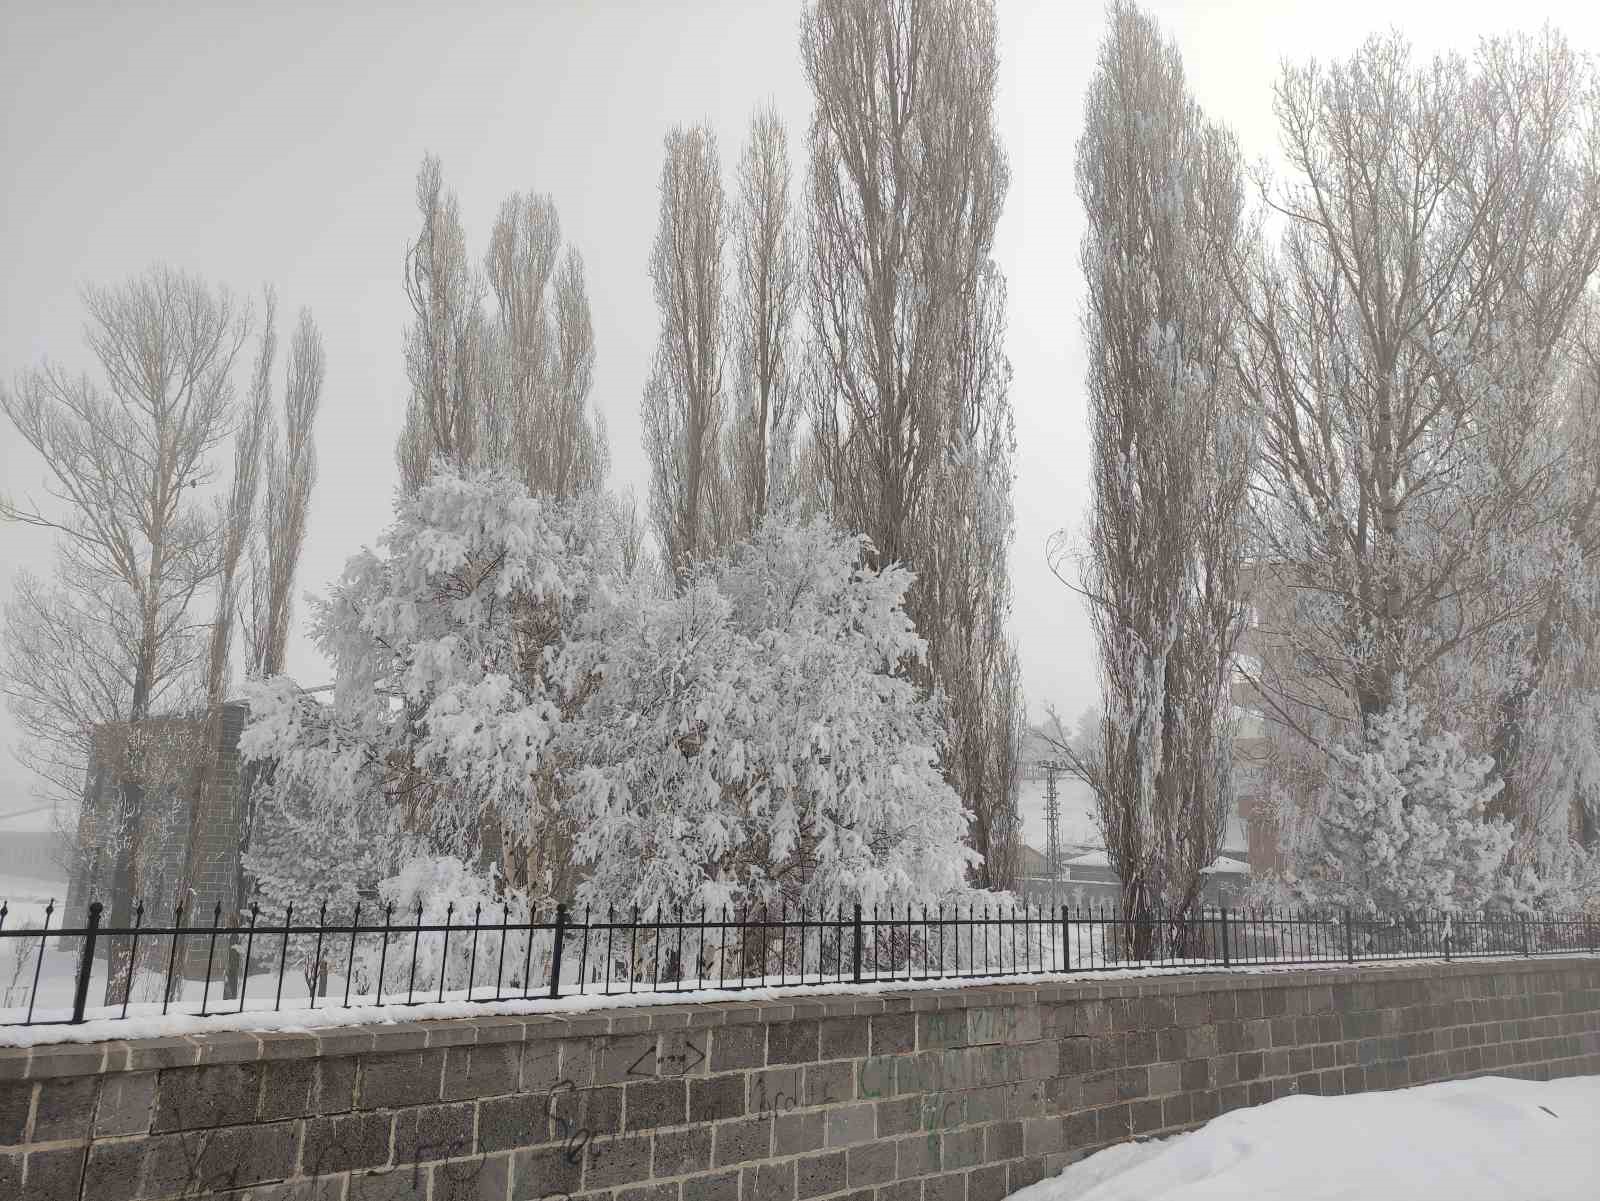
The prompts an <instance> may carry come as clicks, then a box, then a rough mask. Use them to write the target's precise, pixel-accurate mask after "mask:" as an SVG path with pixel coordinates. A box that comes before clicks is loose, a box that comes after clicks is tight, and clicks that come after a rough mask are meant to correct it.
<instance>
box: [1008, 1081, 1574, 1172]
mask: <svg viewBox="0 0 1600 1201" xmlns="http://www.w3.org/2000/svg"><path fill="white" fill-rule="evenodd" d="M1595 1197H1600V1076H1580V1077H1574V1078H1571V1079H1566V1080H1551V1081H1548V1082H1536V1081H1528V1080H1511V1079H1507V1078H1505V1077H1500V1076H1483V1077H1479V1078H1477V1079H1475V1080H1457V1081H1451V1082H1448V1083H1445V1084H1427V1085H1422V1086H1420V1087H1418V1088H1411V1089H1405V1090H1402V1091H1399V1092H1386V1093H1365V1094H1361V1095H1358V1096H1351V1097H1311V1096H1297V1097H1284V1098H1283V1099H1281V1100H1278V1101H1273V1102H1272V1103H1270V1104H1268V1105H1261V1106H1257V1107H1256V1108H1254V1109H1236V1110H1234V1111H1233V1112H1231V1113H1226V1114H1223V1115H1222V1116H1221V1117H1219V1118H1217V1119H1215V1120H1214V1121H1212V1122H1210V1123H1209V1124H1207V1125H1206V1126H1205V1127H1203V1128H1202V1129H1200V1130H1196V1131H1194V1132H1192V1133H1189V1134H1181V1135H1177V1136H1176V1137H1173V1138H1169V1139H1162V1140H1159V1141H1155V1140H1152V1141H1147V1142H1141V1143H1127V1144H1124V1145H1122V1146H1118V1147H1112V1148H1110V1149H1109V1150H1106V1151H1102V1152H1100V1153H1099V1154H1097V1155H1092V1156H1090V1157H1089V1158H1088V1159H1085V1160H1084V1161H1083V1162H1081V1163H1078V1164H1075V1165H1073V1166H1072V1167H1071V1168H1068V1169H1067V1170H1066V1171H1065V1172H1064V1173H1062V1174H1061V1175H1060V1176H1058V1177H1056V1178H1055V1179H1053V1180H1046V1181H1042V1182H1040V1183H1039V1184H1036V1185H1034V1186H1032V1187H1031V1188H1026V1189H1023V1190H1022V1191H1021V1192H1019V1193H1016V1194H1014V1195H1013V1196H1012V1197H1011V1201H1213V1199H1215V1201H1221V1199H1223V1198H1227V1199H1229V1201H1231V1199H1232V1198H1250V1199H1251V1201H1385V1199H1388V1198H1395V1199H1397V1201H1566V1199H1567V1198H1571V1199H1572V1201H1593V1198H1595Z"/></svg>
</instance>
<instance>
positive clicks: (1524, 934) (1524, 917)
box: [1522, 913, 1530, 959]
mask: <svg viewBox="0 0 1600 1201" xmlns="http://www.w3.org/2000/svg"><path fill="white" fill-rule="evenodd" d="M1529 954H1530V952H1529V950H1528V915H1527V914H1526V913H1524V914H1523V915H1522V957H1523V958H1524V959H1526V958H1528V956H1529Z"/></svg>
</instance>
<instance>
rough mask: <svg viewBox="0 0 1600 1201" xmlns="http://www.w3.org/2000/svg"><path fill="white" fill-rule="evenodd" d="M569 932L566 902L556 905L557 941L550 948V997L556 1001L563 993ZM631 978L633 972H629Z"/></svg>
mask: <svg viewBox="0 0 1600 1201" xmlns="http://www.w3.org/2000/svg"><path fill="white" fill-rule="evenodd" d="M566 932H567V906H566V902H564V901H563V902H562V903H561V904H559V905H557V906H556V933H555V943H554V945H553V946H552V947H551V949H550V999H551V1000H552V1001H554V1000H555V999H556V998H558V997H559V996H560V995H561V942H562V939H563V938H565V937H566ZM629 978H630V980H631V978H632V973H631V972H630V973H629Z"/></svg>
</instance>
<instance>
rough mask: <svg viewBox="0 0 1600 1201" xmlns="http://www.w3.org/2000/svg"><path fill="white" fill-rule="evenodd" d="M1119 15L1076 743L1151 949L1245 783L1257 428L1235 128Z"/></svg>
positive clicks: (1094, 177)
mask: <svg viewBox="0 0 1600 1201" xmlns="http://www.w3.org/2000/svg"><path fill="white" fill-rule="evenodd" d="M1110 21H1111V29H1110V32H1109V33H1108V35H1107V37H1106V40H1105V42H1104V44H1103V46H1102V49H1101V54H1100V61H1099V67H1098V69H1097V71H1096V74H1095V77H1094V80H1093V82H1092V84H1091V86H1090V89H1089V94H1088V99H1087V102H1086V104H1087V113H1086V120H1085V125H1084V133H1083V137H1082V139H1081V140H1080V141H1079V143H1078V154H1077V175H1078V194H1079V196H1080V197H1081V198H1082V200H1083V202H1084V206H1085V209H1086V210H1087V213H1088V217H1089V229H1088V232H1087V233H1086V234H1085V236H1084V240H1083V247H1082V251H1081V260H1082V265H1083V270H1084V275H1085V277H1086V279H1087V284H1088V291H1087V302H1086V306H1085V312H1084V318H1083V325H1084V333H1085V336H1086V338H1087V341H1088V364H1089V365H1088V374H1087V388H1088V396H1087V407H1088V412H1089V436H1090V446H1091V469H1092V473H1093V500H1092V505H1091V509H1090V513H1089V517H1088V521H1087V523H1086V525H1087V528H1086V531H1085V541H1086V545H1085V547H1084V553H1083V555H1082V557H1081V561H1080V568H1079V574H1080V589H1079V590H1080V591H1081V593H1082V595H1083V596H1084V597H1085V599H1086V601H1087V604H1088V609H1089V615H1090V621H1091V623H1092V624H1093V627H1094V632H1095V642H1096V646H1097V649H1098V652H1099V666H1100V678H1101V694H1102V697H1103V706H1104V719H1103V721H1102V722H1101V723H1100V724H1099V734H1100V736H1101V738H1102V740H1103V745H1101V746H1100V747H1098V748H1096V750H1095V753H1094V754H1093V755H1092V756H1090V758H1089V759H1082V758H1081V757H1080V756H1078V755H1077V754H1075V753H1074V751H1073V747H1072V746H1071V745H1070V743H1066V744H1064V745H1063V746H1062V748H1061V749H1062V750H1063V751H1064V752H1065V753H1066V754H1067V755H1068V757H1069V758H1070V759H1076V760H1077V761H1078V763H1079V774H1080V775H1081V776H1082V777H1083V778H1084V779H1085V780H1086V781H1088V782H1089V783H1090V784H1091V786H1093V787H1094V788H1095V795H1096V801H1097V805H1098V808H1099V813H1100V821H1101V826H1102V829H1103V830H1104V833H1105V839H1106V850H1107V853H1108V855H1109V856H1110V860H1111V865H1112V867H1113V869H1114V870H1115V871H1116V873H1117V876H1118V878H1119V880H1120V881H1121V887H1122V897H1121V900H1122V909H1123V912H1124V914H1126V915H1127V916H1129V917H1134V918H1138V919H1140V924H1138V925H1136V926H1134V927H1131V929H1132V930H1133V931H1134V932H1135V944H1134V946H1133V947H1132V953H1133V954H1134V955H1135V956H1140V955H1142V954H1143V953H1144V952H1145V951H1146V950H1147V949H1148V943H1141V942H1140V941H1139V940H1140V939H1148V938H1149V937H1150V936H1151V932H1152V931H1153V926H1152V925H1151V924H1150V919H1152V918H1153V916H1154V915H1155V914H1158V913H1165V912H1176V913H1179V914H1182V913H1185V912H1186V911H1188V910H1189V909H1190V908H1191V907H1192V906H1193V905H1195V904H1196V903H1197V902H1198V899H1199V896H1200V892H1201V887H1202V884H1203V882H1204V877H1203V876H1202V875H1201V872H1202V871H1203V869H1204V868H1206V867H1207V866H1209V865H1210V864H1211V863H1212V861H1213V860H1214V859H1215V858H1216V856H1217V854H1218V852H1219V851H1220V850H1221V844H1222V835H1223V830H1224V823H1225V821H1226V815H1227V812H1228V809H1229V808H1230V805H1231V801H1232V784H1231V779H1230V773H1231V765H1232V748H1231V742H1232V736H1233V723H1232V705H1231V696H1230V688H1231V685H1232V683H1233V671H1234V658H1235V651H1236V648H1237V645H1238V641H1239V638H1240V636H1241V634H1242V632H1243V629H1244V619H1245V614H1246V608H1245V605H1244V603H1243V592H1244V590H1243V588H1242V581H1241V579H1240V567H1241V564H1242V560H1243V557H1244V553H1245V545H1244V534H1245V530H1246V523H1245V519H1244V518H1245V513H1246V507H1245V501H1246V496H1247V483H1248V480H1249V473H1250V470H1251V454H1252V450H1253V428H1252V424H1251V421H1250V418H1249V414H1248V411H1247V408H1246V406H1245V405H1244V404H1243V402H1242V397H1241V394H1240V389H1239V386H1238V382H1237V379H1236V377H1235V374H1234V371H1233V369H1232V364H1231V362H1230V357H1229V350H1230V343H1231V339H1232V338H1233V330H1232V326H1233V324H1234V321H1235V317H1236V314H1235V306H1234V305H1233V303H1232V301H1231V298H1230V297H1229V295H1228V293H1227V290H1226V289H1225V288H1221V287H1218V286H1217V283H1216V280H1217V279H1218V277H1219V276H1220V275H1221V274H1223V273H1224V272H1225V271H1227V270H1228V268H1229V260H1230V259H1231V258H1232V257H1233V256H1234V255H1236V254H1237V252H1238V242H1239V237H1240V233H1241V230H1242V223H1243V180H1242V173H1241V171H1240V167H1239V155H1238V149H1237V146H1236V144H1235V142H1234V139H1233V137H1232V135H1231V134H1230V133H1228V132H1227V131H1226V130H1224V129H1222V128H1220V127H1218V126H1216V125H1213V124H1211V123H1210V122H1208V121H1207V120H1206V119H1205V116H1204V114H1203V113H1202V112H1201V111H1200V109H1199V106H1198V105H1197V104H1196V103H1195V101H1194V99H1193V97H1192V96H1191V95H1190V93H1189V91H1188V88H1187V85H1186V83H1185V81H1184V74H1183V65H1182V61H1181V59H1180V58H1179V55H1178V52H1177V48H1176V47H1175V46H1174V45H1173V44H1172V43H1171V42H1169V41H1167V40H1166V39H1164V38H1163V36H1162V34H1161V31H1160V29H1159V28H1158V27H1157V25H1156V23H1155V22H1154V21H1153V20H1152V19H1151V18H1150V17H1149V16H1147V15H1146V14H1145V13H1143V12H1141V11H1140V10H1139V9H1138V8H1137V7H1136V6H1135V5H1133V4H1129V3H1117V4H1114V5H1112V7H1111V10H1110ZM1066 545H1068V544H1067V543H1065V542H1064V540H1062V539H1059V538H1058V540H1057V542H1056V550H1057V552H1058V553H1059V552H1060V551H1061V550H1062V549H1063V548H1064V547H1065V546H1066ZM1058 570H1060V568H1059V566H1058Z"/></svg>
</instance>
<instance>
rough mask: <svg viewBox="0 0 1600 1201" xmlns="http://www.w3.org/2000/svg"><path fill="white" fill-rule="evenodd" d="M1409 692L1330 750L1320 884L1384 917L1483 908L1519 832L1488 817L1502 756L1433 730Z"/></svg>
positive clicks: (1318, 852)
mask: <svg viewBox="0 0 1600 1201" xmlns="http://www.w3.org/2000/svg"><path fill="white" fill-rule="evenodd" d="M1426 716H1427V715H1426V713H1425V712H1424V710H1423V708H1422V706H1421V705H1419V704H1417V703H1415V702H1413V701H1412V700H1411V699H1410V698H1409V696H1408V695H1407V690H1406V683H1405V680H1404V678H1403V677H1402V678H1399V679H1397V681H1396V688H1395V699H1394V703H1393V704H1391V705H1390V706H1389V707H1388V708H1387V709H1384V710H1382V711H1381V712H1379V713H1377V714H1375V715H1373V716H1372V717H1371V718H1369V719H1368V720H1367V722H1366V725H1365V729H1364V731H1363V733H1362V735H1361V737H1360V738H1359V739H1352V740H1349V741H1346V742H1344V743H1341V744H1336V745H1335V746H1333V747H1332V748H1331V749H1330V752H1329V781H1328V795H1327V803H1326V806H1325V808H1324V809H1323V811H1322V812H1321V813H1320V814H1319V815H1318V818H1317V821H1316V825H1315V831H1314V835H1313V839H1314V843H1313V848H1312V850H1313V859H1314V862H1315V865H1316V867H1318V868H1320V869H1321V875H1322V879H1321V880H1320V881H1319V882H1318V883H1317V884H1316V885H1314V886H1313V890H1314V891H1315V892H1317V893H1319V894H1320V895H1324V896H1326V897H1328V898H1330V899H1338V900H1342V901H1344V902H1346V903H1356V904H1359V905H1361V906H1362V907H1364V908H1367V909H1372V910H1376V911H1378V912H1380V913H1389V914H1406V913H1412V912H1416V911H1418V910H1447V911H1456V910H1473V909H1477V908H1481V907H1482V906H1483V905H1484V904H1485V903H1486V902H1488V901H1489V900H1490V899H1491V897H1492V896H1493V894H1494V890H1495V885H1496V877H1497V875H1498V872H1499V868H1500V865H1501V863H1502V862H1503V861H1504V859H1505V856H1506V851H1507V850H1508V849H1509V848H1510V846H1511V841H1512V838H1513V834H1514V832H1513V830H1512V828H1511V826H1510V825H1508V824H1507V823H1506V822H1505V821H1503V820H1501V819H1499V818H1495V817H1489V816H1487V815H1486V812H1485V811H1486V807H1487V806H1488V805H1489V803H1490V802H1491V801H1492V800H1493V799H1494V798H1495V796H1496V795H1498V794H1499V792H1500V787H1501V784H1500V780H1499V779H1498V778H1496V777H1495V776H1494V775H1493V774H1492V773H1493V768H1494V762H1493V760H1492V759H1489V758H1487V757H1473V756H1471V755H1469V754H1468V753H1467V751H1466V750H1465V748H1464V747H1463V746H1462V744H1461V740H1460V738H1459V737H1458V736H1457V735H1455V734H1453V733H1437V734H1431V735H1429V734H1426V733H1425V732H1424V722H1425V720H1426Z"/></svg>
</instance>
